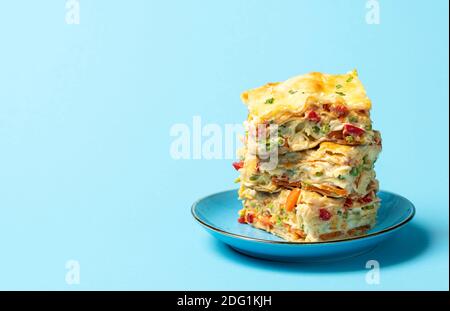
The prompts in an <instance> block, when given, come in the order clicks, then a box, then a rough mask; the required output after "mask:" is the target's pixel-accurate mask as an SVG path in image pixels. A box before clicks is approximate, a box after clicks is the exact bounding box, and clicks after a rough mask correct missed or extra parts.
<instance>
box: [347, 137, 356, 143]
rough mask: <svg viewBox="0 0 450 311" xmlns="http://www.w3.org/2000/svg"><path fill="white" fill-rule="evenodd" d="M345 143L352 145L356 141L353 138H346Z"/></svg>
mask: <svg viewBox="0 0 450 311" xmlns="http://www.w3.org/2000/svg"><path fill="white" fill-rule="evenodd" d="M345 141H346V142H348V143H352V142H354V141H355V139H354V138H353V136H345Z"/></svg>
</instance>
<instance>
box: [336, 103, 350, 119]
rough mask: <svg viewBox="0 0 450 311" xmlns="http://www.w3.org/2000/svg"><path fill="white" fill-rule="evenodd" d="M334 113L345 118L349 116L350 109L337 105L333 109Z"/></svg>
mask: <svg viewBox="0 0 450 311" xmlns="http://www.w3.org/2000/svg"><path fill="white" fill-rule="evenodd" d="M332 110H333V112H334V113H336V114H337V116H338V117H339V118H340V117H345V116H346V115H348V109H347V107H345V106H344V105H336V106H334V107H333V108H332Z"/></svg>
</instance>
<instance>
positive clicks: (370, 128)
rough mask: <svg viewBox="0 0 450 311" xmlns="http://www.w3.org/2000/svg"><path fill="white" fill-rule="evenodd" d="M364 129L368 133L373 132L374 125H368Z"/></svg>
mask: <svg viewBox="0 0 450 311" xmlns="http://www.w3.org/2000/svg"><path fill="white" fill-rule="evenodd" d="M364 129H365V130H366V131H371V130H372V124H368V125H366V126H364Z"/></svg>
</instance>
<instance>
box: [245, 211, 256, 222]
mask: <svg viewBox="0 0 450 311" xmlns="http://www.w3.org/2000/svg"><path fill="white" fill-rule="evenodd" d="M246 220H247V222H248V223H249V224H252V223H253V221H254V220H255V215H254V214H252V213H248V214H247V219H246Z"/></svg>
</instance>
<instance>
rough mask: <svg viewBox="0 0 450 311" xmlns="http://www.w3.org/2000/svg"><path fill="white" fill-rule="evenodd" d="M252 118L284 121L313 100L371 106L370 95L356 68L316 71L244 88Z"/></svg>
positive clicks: (353, 107) (352, 106)
mask: <svg viewBox="0 0 450 311" xmlns="http://www.w3.org/2000/svg"><path fill="white" fill-rule="evenodd" d="M241 99H242V101H243V102H244V103H245V104H246V105H247V106H248V109H249V119H250V120H254V121H255V122H257V123H260V122H265V121H268V120H275V121H283V120H286V119H288V118H290V117H291V116H292V115H296V114H302V113H304V111H305V109H306V108H307V106H308V105H309V104H314V103H318V102H322V103H323V102H329V103H338V104H342V105H345V106H347V108H348V109H349V110H369V109H370V107H371V102H370V99H369V98H368V97H367V95H366V91H365V90H364V87H363V85H362V83H361V81H360V80H359V78H358V74H357V72H356V70H354V71H351V72H348V73H346V74H342V75H330V74H323V73H319V72H312V73H309V74H305V75H302V76H297V77H294V78H291V79H289V80H286V81H284V82H278V83H268V84H266V85H264V86H261V87H259V88H256V89H252V90H249V91H246V92H244V93H243V94H242V95H241Z"/></svg>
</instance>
